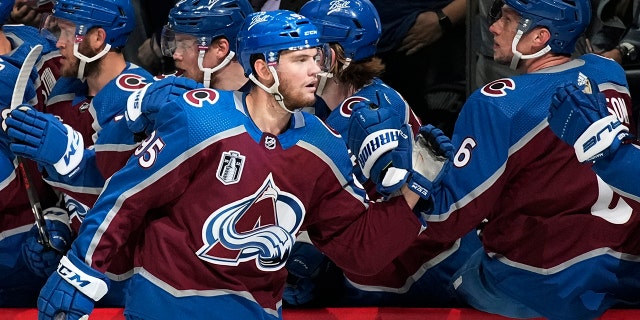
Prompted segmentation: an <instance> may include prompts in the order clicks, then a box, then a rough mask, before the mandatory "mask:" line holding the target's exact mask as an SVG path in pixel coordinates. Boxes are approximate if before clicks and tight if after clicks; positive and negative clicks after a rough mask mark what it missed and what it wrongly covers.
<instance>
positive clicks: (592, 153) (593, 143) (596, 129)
mask: <svg viewBox="0 0 640 320" xmlns="http://www.w3.org/2000/svg"><path fill="white" fill-rule="evenodd" d="M594 87H595V89H597V86H595V84H594ZM585 91H586V92H585ZM549 113H550V114H549V117H548V122H549V127H550V128H551V130H552V131H553V132H554V133H555V134H556V135H557V136H558V137H559V138H560V139H562V141H564V142H566V143H567V144H569V145H572V146H573V147H574V149H575V152H576V156H577V158H578V161H580V162H589V161H596V160H598V159H601V158H604V157H607V156H609V155H610V154H613V153H614V152H615V151H616V150H617V149H618V147H620V144H621V143H622V142H623V141H625V140H628V139H633V137H632V136H631V135H630V134H629V128H627V127H626V126H624V125H623V124H622V123H621V122H620V120H618V118H617V117H616V116H615V115H612V114H611V113H610V112H609V110H608V109H607V104H606V101H605V97H604V95H603V94H602V93H600V92H593V91H592V89H591V84H590V83H587V84H586V86H585V89H584V91H583V90H581V89H580V88H578V87H577V86H576V85H575V84H573V83H569V84H566V85H564V86H560V87H558V88H557V89H556V93H555V94H554V95H553V98H552V103H551V107H550V108H549Z"/></svg>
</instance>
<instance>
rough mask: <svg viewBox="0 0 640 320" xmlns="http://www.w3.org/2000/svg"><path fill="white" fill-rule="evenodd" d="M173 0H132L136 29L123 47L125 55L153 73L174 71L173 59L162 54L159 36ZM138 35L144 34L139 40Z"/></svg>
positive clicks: (173, 2) (173, 3) (174, 2)
mask: <svg viewBox="0 0 640 320" xmlns="http://www.w3.org/2000/svg"><path fill="white" fill-rule="evenodd" d="M176 2H177V1H175V0H153V1H152V0H132V1H131V3H132V4H133V6H134V9H135V10H136V30H135V32H133V33H132V35H134V37H130V39H129V40H128V42H127V46H126V47H125V57H126V58H127V59H129V60H130V61H132V62H134V63H136V64H138V65H139V66H141V67H143V68H145V69H147V70H148V71H149V72H151V74H153V75H160V74H168V73H172V72H174V64H173V59H171V57H166V56H163V55H162V51H161V50H160V37H161V33H162V28H163V27H164V26H165V25H166V24H167V17H168V16H169V10H171V8H173V7H174V5H175V4H176ZM140 35H144V38H143V39H142V40H141V39H140Z"/></svg>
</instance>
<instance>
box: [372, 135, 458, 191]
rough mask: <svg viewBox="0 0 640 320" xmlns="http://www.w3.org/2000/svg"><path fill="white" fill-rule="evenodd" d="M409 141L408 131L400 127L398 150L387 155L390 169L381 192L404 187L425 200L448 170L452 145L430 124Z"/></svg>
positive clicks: (451, 155) (451, 156) (437, 186)
mask: <svg viewBox="0 0 640 320" xmlns="http://www.w3.org/2000/svg"><path fill="white" fill-rule="evenodd" d="M412 137H413V135H412V134H411V127H410V126H409V125H404V126H403V127H402V134H401V135H400V139H399V140H398V147H397V148H396V149H395V150H393V152H392V153H391V155H392V166H391V167H390V168H388V169H387V172H386V174H385V177H384V179H383V181H382V184H381V185H382V188H383V190H384V188H392V189H393V190H395V189H398V188H399V186H398V185H399V184H400V187H401V186H402V184H404V183H406V184H407V186H408V187H409V189H410V190H411V191H413V192H415V193H416V194H418V195H419V196H420V197H422V198H423V199H429V198H430V196H431V193H432V192H433V191H435V190H436V189H438V188H439V187H440V182H441V181H442V178H443V177H444V175H445V174H446V173H447V172H448V171H449V169H450V168H451V160H452V159H453V151H454V150H453V144H451V140H449V138H448V137H447V136H446V135H445V134H444V133H443V132H442V130H440V129H438V128H436V127H434V126H433V125H430V124H428V125H426V126H422V127H420V130H418V136H417V137H416V138H415V140H414V139H412Z"/></svg>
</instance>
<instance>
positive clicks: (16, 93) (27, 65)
mask: <svg viewBox="0 0 640 320" xmlns="http://www.w3.org/2000/svg"><path fill="white" fill-rule="evenodd" d="M41 52H42V45H41V44H39V45H36V46H35V47H33V48H31V51H29V54H27V57H26V58H25V59H24V62H23V63H22V67H20V73H18V78H17V79H16V85H15V87H13V95H11V109H12V110H13V109H15V108H16V107H17V106H19V105H20V104H21V103H22V100H23V99H24V92H25V91H26V90H27V84H28V83H29V76H30V75H31V71H32V70H33V67H34V66H35V65H36V61H38V58H39V57H40V53H41Z"/></svg>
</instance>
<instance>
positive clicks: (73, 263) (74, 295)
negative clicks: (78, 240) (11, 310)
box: [38, 251, 110, 320]
mask: <svg viewBox="0 0 640 320" xmlns="http://www.w3.org/2000/svg"><path fill="white" fill-rule="evenodd" d="M109 283H110V280H109V278H107V276H105V275H104V274H103V273H101V272H99V271H97V270H95V269H93V268H91V267H89V266H87V265H86V264H85V263H84V262H83V261H81V260H80V259H79V258H78V257H77V256H76V255H75V254H74V253H73V251H70V252H69V253H67V255H66V256H64V257H62V259H61V260H60V265H59V266H58V269H57V271H56V272H54V273H53V274H51V276H50V277H49V279H48V280H47V283H45V285H44V287H42V290H40V296H39V297H38V320H53V319H59V318H56V316H59V314H61V313H62V314H65V315H66V318H63V319H68V320H71V319H73V320H76V319H83V320H84V319H88V315H89V314H91V312H92V311H93V307H94V304H95V301H98V300H100V299H101V298H102V297H103V296H104V295H105V294H107V291H108V290H109Z"/></svg>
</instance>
